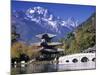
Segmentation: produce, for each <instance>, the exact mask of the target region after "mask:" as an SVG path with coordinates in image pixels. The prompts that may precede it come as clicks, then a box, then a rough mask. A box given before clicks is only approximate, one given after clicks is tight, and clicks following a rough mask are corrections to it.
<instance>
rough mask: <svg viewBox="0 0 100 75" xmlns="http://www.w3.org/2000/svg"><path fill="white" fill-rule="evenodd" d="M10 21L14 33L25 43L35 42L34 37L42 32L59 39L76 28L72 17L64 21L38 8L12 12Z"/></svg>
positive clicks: (44, 9) (46, 10)
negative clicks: (14, 28)
mask: <svg viewBox="0 0 100 75" xmlns="http://www.w3.org/2000/svg"><path fill="white" fill-rule="evenodd" d="M11 19H12V20H11V22H12V25H15V26H16V28H17V29H16V31H17V32H18V33H20V35H21V39H22V40H24V41H26V42H29V41H33V40H36V38H35V35H37V34H39V33H44V32H48V33H53V34H56V35H57V38H61V37H64V36H65V35H66V34H67V33H68V32H70V31H73V30H74V29H75V27H77V26H78V24H77V21H76V20H75V19H74V18H73V17H71V18H68V19H67V20H65V21H64V20H62V19H61V18H60V17H58V16H54V15H53V13H51V12H50V11H49V10H48V9H46V8H43V7H40V6H37V7H33V8H29V9H27V10H25V11H16V10H14V11H12V18H11Z"/></svg>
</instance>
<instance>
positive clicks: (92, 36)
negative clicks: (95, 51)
mask: <svg viewBox="0 0 100 75" xmlns="http://www.w3.org/2000/svg"><path fill="white" fill-rule="evenodd" d="M60 42H62V43H63V44H64V45H63V46H62V48H64V49H65V54H73V53H79V52H82V51H83V50H85V49H87V48H89V47H93V46H94V45H95V44H96V14H95V13H93V14H92V15H91V16H90V17H89V18H88V19H87V20H86V21H85V22H83V23H82V24H81V25H79V26H78V27H77V28H76V29H75V30H74V32H71V33H68V34H67V35H66V37H65V38H62V39H61V40H60Z"/></svg>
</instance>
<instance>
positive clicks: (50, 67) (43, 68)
mask: <svg viewBox="0 0 100 75" xmlns="http://www.w3.org/2000/svg"><path fill="white" fill-rule="evenodd" d="M87 69H95V62H88V63H73V64H32V63H31V64H28V65H21V66H16V65H15V66H14V67H12V68H11V71H12V72H11V73H12V75H14V74H31V73H43V72H58V71H73V70H87Z"/></svg>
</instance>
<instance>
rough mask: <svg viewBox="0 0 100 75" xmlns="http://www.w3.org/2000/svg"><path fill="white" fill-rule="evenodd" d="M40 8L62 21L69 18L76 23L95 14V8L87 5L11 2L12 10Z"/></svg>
mask: <svg viewBox="0 0 100 75" xmlns="http://www.w3.org/2000/svg"><path fill="white" fill-rule="evenodd" d="M35 6H40V7H44V8H46V9H48V10H49V11H50V12H51V13H52V14H53V15H54V16H57V17H58V16H59V17H61V18H62V19H63V20H67V19H68V18H69V17H73V18H75V19H76V20H78V23H79V24H80V23H82V22H84V21H85V20H86V19H88V18H89V17H90V16H91V15H92V14H93V13H94V12H96V6H90V5H89V6H88V5H72V4H58V3H43V2H33V1H32V2H25V1H14V0H13V1H12V2H11V8H12V10H17V11H20V10H27V9H29V8H32V7H35Z"/></svg>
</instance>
